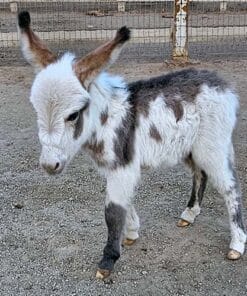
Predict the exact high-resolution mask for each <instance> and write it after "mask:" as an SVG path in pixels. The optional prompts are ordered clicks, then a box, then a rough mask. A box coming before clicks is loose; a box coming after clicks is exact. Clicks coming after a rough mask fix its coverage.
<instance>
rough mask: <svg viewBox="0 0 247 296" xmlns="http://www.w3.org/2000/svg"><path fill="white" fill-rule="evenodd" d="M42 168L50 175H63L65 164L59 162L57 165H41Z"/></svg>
mask: <svg viewBox="0 0 247 296" xmlns="http://www.w3.org/2000/svg"><path fill="white" fill-rule="evenodd" d="M41 167H42V168H43V169H44V171H45V172H46V173H47V174H48V175H50V176H53V175H59V174H61V173H62V172H63V170H64V167H65V164H64V163H58V162H57V163H56V164H55V165H50V164H41Z"/></svg>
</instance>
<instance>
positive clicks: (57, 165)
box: [54, 162, 60, 171]
mask: <svg viewBox="0 0 247 296" xmlns="http://www.w3.org/2000/svg"><path fill="white" fill-rule="evenodd" d="M59 166H60V164H59V162H57V163H56V165H55V168H54V170H55V171H56V170H57V169H58V168H59Z"/></svg>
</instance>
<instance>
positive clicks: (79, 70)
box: [74, 27, 130, 88]
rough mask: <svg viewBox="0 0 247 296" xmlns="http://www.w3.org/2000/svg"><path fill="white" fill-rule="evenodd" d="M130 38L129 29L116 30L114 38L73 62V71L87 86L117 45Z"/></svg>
mask: <svg viewBox="0 0 247 296" xmlns="http://www.w3.org/2000/svg"><path fill="white" fill-rule="evenodd" d="M129 38H130V31H129V30H128V29H127V28H126V27H123V28H121V29H120V30H118V32H117V34H116V36H115V38H114V39H113V40H111V41H108V42H107V43H105V44H103V45H102V46H100V47H98V48H96V49H95V50H94V51H92V52H90V53H89V54H88V55H86V56H85V57H83V58H81V59H80V60H78V61H77V62H76V63H75V64H74V71H75V74H76V76H77V77H78V79H79V80H80V81H81V83H82V84H83V85H84V87H86V88H88V87H89V86H90V81H92V80H93V78H94V77H96V76H97V75H98V73H99V72H100V71H101V70H102V69H103V68H104V67H105V66H106V65H107V64H108V63H109V62H110V60H111V56H112V53H113V51H114V49H116V48H117V47H119V48H120V47H121V45H122V44H123V43H124V42H125V41H127V40H128V39H129Z"/></svg>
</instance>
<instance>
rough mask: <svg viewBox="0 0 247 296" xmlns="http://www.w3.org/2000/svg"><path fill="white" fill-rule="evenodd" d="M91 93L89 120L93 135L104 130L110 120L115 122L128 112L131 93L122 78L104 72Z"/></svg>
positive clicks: (93, 84) (95, 82) (89, 127)
mask: <svg viewBox="0 0 247 296" xmlns="http://www.w3.org/2000/svg"><path fill="white" fill-rule="evenodd" d="M89 93H90V98H91V99H90V104H89V112H88V117H87V120H88V130H89V131H90V134H91V135H92V134H95V133H97V132H98V131H99V130H101V129H102V128H104V125H105V124H106V121H107V119H108V118H110V119H111V121H115V120H117V119H119V118H121V117H122V115H124V114H125V113H126V112H127V109H128V107H129V103H128V96H129V92H128V89H127V85H126V83H125V82H124V80H123V79H122V78H121V77H119V76H111V75H109V74H108V73H105V72H104V73H102V74H100V75H99V77H98V78H97V79H96V80H95V81H94V82H93V83H92V84H91V86H90V91H89ZM123 113H124V114H123ZM114 119H115V120H114ZM109 124H110V123H109ZM114 127H115V126H114V125H113V126H112V128H114ZM108 128H109V125H108Z"/></svg>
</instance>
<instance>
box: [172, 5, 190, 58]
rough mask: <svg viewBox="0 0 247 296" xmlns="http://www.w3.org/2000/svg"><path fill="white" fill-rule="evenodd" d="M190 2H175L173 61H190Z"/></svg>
mask: <svg viewBox="0 0 247 296" xmlns="http://www.w3.org/2000/svg"><path fill="white" fill-rule="evenodd" d="M188 11H189V0H175V1H174V26H173V34H172V37H173V38H172V39H173V50H172V58H173V59H183V60H187V59H188V56H189V55H188Z"/></svg>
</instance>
